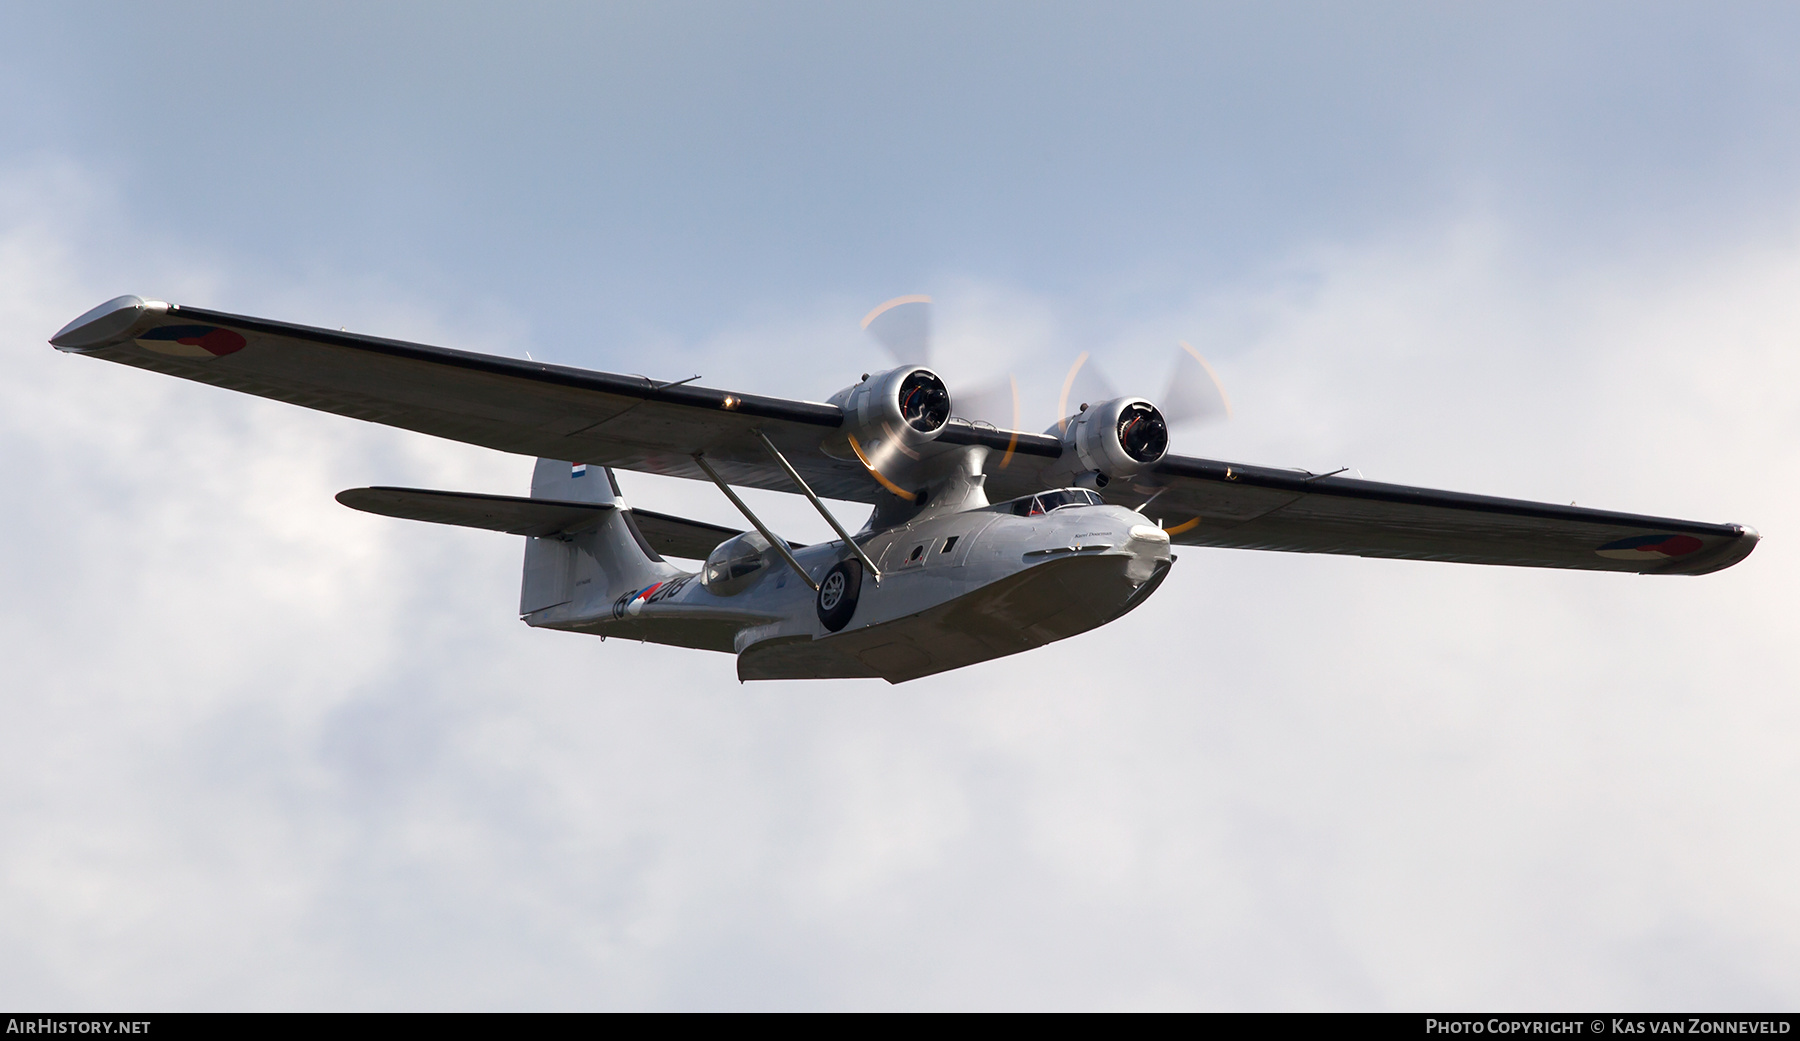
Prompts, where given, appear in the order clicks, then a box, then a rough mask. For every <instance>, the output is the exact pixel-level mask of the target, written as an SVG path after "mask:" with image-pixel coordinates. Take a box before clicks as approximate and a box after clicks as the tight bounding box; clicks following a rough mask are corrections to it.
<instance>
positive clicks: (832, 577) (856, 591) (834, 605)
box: [819, 560, 863, 633]
mask: <svg viewBox="0 0 1800 1041" xmlns="http://www.w3.org/2000/svg"><path fill="white" fill-rule="evenodd" d="M862 575H863V568H862V561H860V560H840V561H838V563H837V566H836V567H834V568H832V569H831V570H830V571H828V572H826V573H825V581H823V582H820V583H819V621H820V622H821V623H822V624H823V625H824V626H825V628H826V630H828V631H830V632H834V633H835V632H837V631H838V630H840V629H842V628H843V627H844V626H846V625H849V624H850V616H851V615H853V614H855V613H856V598H857V597H858V596H859V595H861V593H862Z"/></svg>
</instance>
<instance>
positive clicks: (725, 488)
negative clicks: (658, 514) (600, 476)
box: [694, 452, 819, 593]
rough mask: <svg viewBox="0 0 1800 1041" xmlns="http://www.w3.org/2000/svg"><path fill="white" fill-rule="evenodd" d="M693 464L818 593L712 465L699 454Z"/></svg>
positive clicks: (784, 544) (782, 541)
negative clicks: (697, 466)
mask: <svg viewBox="0 0 1800 1041" xmlns="http://www.w3.org/2000/svg"><path fill="white" fill-rule="evenodd" d="M694 462H695V463H697V464H699V467H700V469H702V470H705V471H706V476H708V477H710V478H712V482H713V483H714V484H716V485H718V486H719V490H720V491H722V492H724V493H725V498H727V499H730V500H731V504H732V505H733V506H736V507H737V508H738V512H739V513H742V514H743V515H744V517H745V518H746V519H747V520H749V521H750V523H751V524H753V525H755V526H756V530H757V531H759V532H761V533H762V537H763V538H765V539H768V540H769V545H771V546H774V547H775V548H776V549H777V550H778V551H780V553H781V559H783V560H785V561H787V562H788V567H791V568H793V569H794V574H796V575H799V576H800V581H802V582H805V583H806V584H807V585H809V586H811V587H812V590H813V592H815V593H816V592H818V591H819V583H817V582H814V581H813V580H812V576H811V575H809V574H807V573H806V569H805V568H803V567H801V566H800V562H799V561H798V560H795V559H794V554H793V551H792V550H790V549H788V544H787V540H786V539H779V538H776V537H775V533H774V532H772V531H770V530H769V528H768V525H766V524H764V523H763V522H762V518H761V517H758V516H757V515H756V514H754V513H752V512H750V507H748V506H746V505H744V500H742V499H740V498H738V495H737V493H736V492H734V491H732V490H731V485H729V484H726V483H725V482H724V481H722V480H720V479H719V474H718V471H716V470H714V469H713V468H712V464H711V463H708V462H707V461H706V459H705V458H704V457H702V456H701V454H700V453H699V452H695V453H694Z"/></svg>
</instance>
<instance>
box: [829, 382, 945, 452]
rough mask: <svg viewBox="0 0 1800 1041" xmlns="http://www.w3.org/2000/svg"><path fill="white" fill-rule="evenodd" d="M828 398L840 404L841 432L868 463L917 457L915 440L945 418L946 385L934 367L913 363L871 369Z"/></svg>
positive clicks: (925, 437) (938, 428)
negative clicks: (883, 369)
mask: <svg viewBox="0 0 1800 1041" xmlns="http://www.w3.org/2000/svg"><path fill="white" fill-rule="evenodd" d="M831 402H832V404H834V405H838V406H839V407H841V408H842V409H843V410H844V433H846V434H848V435H849V436H850V437H852V438H854V439H855V442H856V451H858V452H859V453H860V454H862V455H864V456H865V457H866V458H867V460H868V461H869V462H871V463H875V462H884V461H888V460H889V459H890V458H891V457H894V456H898V457H899V458H901V459H905V458H908V457H910V458H913V459H917V458H918V455H917V449H918V448H919V446H921V445H923V444H925V443H926V442H927V441H930V440H932V439H933V438H935V437H937V436H938V434H939V433H941V432H942V431H943V429H944V424H945V423H947V422H949V420H950V391H949V390H948V389H947V388H946V387H945V386H944V381H943V380H941V379H939V378H938V375H937V373H935V372H932V371H931V370H930V369H927V368H923V367H921V366H918V365H909V366H905V367H903V368H898V369H891V370H889V371H887V372H879V373H876V374H875V375H873V376H870V377H868V378H867V379H865V380H863V381H862V382H861V383H858V384H857V385H856V386H854V387H849V388H847V389H845V390H841V391H838V392H837V393H836V394H834V395H832V397H831ZM895 461H896V462H897V460H895Z"/></svg>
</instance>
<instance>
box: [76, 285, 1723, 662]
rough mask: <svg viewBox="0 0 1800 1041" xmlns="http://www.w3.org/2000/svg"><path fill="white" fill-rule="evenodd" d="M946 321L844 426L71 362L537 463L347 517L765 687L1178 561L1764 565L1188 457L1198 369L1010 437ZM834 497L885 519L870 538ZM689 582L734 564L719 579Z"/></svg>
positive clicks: (788, 403)
mask: <svg viewBox="0 0 1800 1041" xmlns="http://www.w3.org/2000/svg"><path fill="white" fill-rule="evenodd" d="M928 306H929V301H928V300H927V299H925V298H923V297H902V298H898V299H896V300H893V301H889V302H888V303H887V304H884V305H883V306H881V307H878V308H876V310H875V311H873V312H871V313H870V316H869V317H868V318H866V319H865V320H864V327H865V328H867V329H869V331H870V332H871V333H873V334H874V335H875V336H876V338H877V339H878V340H880V341H881V342H882V343H883V344H884V345H886V346H887V347H888V348H889V349H890V350H891V351H892V352H893V353H894V354H895V355H896V357H897V358H898V359H899V360H900V361H901V362H902V364H900V365H899V366H897V367H895V368H891V369H888V370H887V371H884V372H877V373H871V374H865V375H863V376H862V378H861V379H859V380H857V381H856V382H854V383H852V384H851V385H849V386H847V387H845V388H844V389H843V390H841V391H839V392H837V393H836V394H834V395H832V396H831V397H830V398H829V399H828V400H827V401H824V402H813V401H797V400H788V399H784V398H772V397H761V396H758V395H754V394H741V393H737V392H735V391H726V390H716V389H712V388H709V387H703V386H696V385H694V383H693V382H692V381H691V380H687V381H672V382H663V381H658V380H653V379H649V378H646V377H642V376H623V375H615V374H611V373H604V372H592V371H587V370H583V369H577V368H571V367H567V366H561V365H551V364H545V363H542V362H536V361H531V360H518V359H514V358H504V357H496V356H491V355H484V354H475V353H470V352H466V351H457V350H448V349H445V348H441V347H431V346H426V345H423V344H416V343H407V342H403V341H399V340H391V339H384V338H381V337H374V336H363V335H358V334H355V333H350V332H345V331H339V330H331V329H320V328H313V327H309V326H304V325H293V324H289V323H286V322H277V321H270V320H267V319H262V318H251V317H246V316H243V315H235V314H226V313H223V312H219V311H211V310H206V309H203V308H197V307H187V306H180V305H175V304H169V303H164V302H161V301H155V300H145V299H141V298H139V297H135V296H122V297H118V298H116V299H114V300H109V301H107V302H106V303H104V304H101V305H100V306H99V307H96V308H94V309H93V310H91V311H89V312H87V313H86V314H84V315H82V316H81V317H79V318H77V319H75V320H74V321H73V322H71V323H69V324H68V325H67V326H66V327H64V328H63V329H62V330H61V331H60V332H58V333H57V334H56V335H55V336H54V337H52V338H51V340H50V343H51V344H52V345H53V346H55V347H56V348H57V349H58V350H61V351H65V352H68V353H70V354H81V355H87V356H90V357H94V358H99V359H101V360H104V361H111V362H117V363H119V364H122V365H131V366H135V367H137V368H141V369H149V370H152V371H154V372H160V373H164V374H166V375H170V376H178V377H180V378H182V379H189V380H194V381H196V382H200V383H208V384H212V385H213V386H217V387H224V388H226V389H228V390H235V391H239V392H242V393H246V394H254V395H257V396H260V397H265V398H272V399H275V400H278V401H286V402H290V403H292V404H296V405H302V406H305V407H307V408H313V409H319V410H321V411H325V412H333V413H337V414H338V415H343V416H349V417H352V418H355V419H361V420H366V421H369V422H374V423H383V424H386V425H389V426H395V427H401V428H404V429H407V430H415V431H418V432H420V433H424V434H430V435H433V436H435V437H443V438H448V439H450V440H453V441H461V442H464V443H467V444H472V445H480V446H482V447H484V448H491V449H496V450H499V451H502V452H511V453H516V454H518V455H522V456H531V457H536V459H537V462H536V466H535V469H534V471H533V473H532V478H531V491H530V494H529V495H528V496H506V495H486V494H477V493H470V492H458V491H433V490H425V489H412V488H385V487H373V488H354V489H350V490H347V491H345V492H342V493H340V494H339V495H338V497H337V498H338V501H339V502H342V503H343V504H344V505H346V506H350V507H352V508H355V509H358V510H364V511H367V512H369V513H376V514H382V515H385V516H389V517H400V518H407V519H411V520H418V521H429V522H432V523H437V524H453V525H461V526H465V527H473V528H485V529H490V530H493V531H500V532H507V533H510V534H513V535H517V536H523V537H524V539H525V561H524V575H523V579H522V582H521V590H520V601H519V615H520V617H521V618H522V619H523V620H524V621H525V623H526V624H528V625H531V626H536V627H541V628H550V629H564V630H569V631H573V632H581V633H591V634H595V635H599V636H602V637H606V636H620V637H626V638H630V639H637V640H645V641H649V642H652V643H662V644H670V645H674V646H678V647H690V648H698V649H704V650H712V651H723V652H726V653H730V654H733V655H735V656H736V658H737V674H738V677H739V679H740V680H762V679H810V678H826V677H833V678H836V677H878V678H880V679H884V680H887V681H888V682H890V683H900V682H904V681H906V680H912V679H917V678H919V677H922V676H929V675H932V674H935V673H940V672H944V671H947V670H950V669H955V668H960V667H962V666H965V665H972V664H975V663H977V662H982V661H987V660H990V659H993V658H999V657H1002V656H1005V655H1009V654H1017V653H1019V652H1021V651H1027V650H1031V649H1032V648H1035V647H1041V646H1043V645H1045V644H1048V643H1051V642H1054V641H1056V640H1061V639H1065V638H1067V637H1070V636H1074V635H1076V634H1078V633H1082V632H1086V631H1087V630H1089V629H1093V628H1096V627H1098V626H1101V625H1105V624H1106V623H1108V622H1111V621H1113V620H1115V619H1117V618H1119V617H1121V616H1122V615H1125V614H1127V613H1129V612H1130V611H1131V610H1132V609H1133V608H1135V607H1137V606H1138V605H1139V604H1141V603H1143V602H1144V600H1145V599H1146V598H1148V597H1149V596H1150V595H1151V594H1152V593H1154V592H1155V591H1156V589H1157V587H1158V586H1159V585H1160V584H1161V583H1162V582H1163V580H1164V579H1165V578H1167V577H1168V574H1169V571H1170V569H1171V567H1172V566H1173V565H1174V563H1175V555H1174V553H1173V552H1172V550H1173V547H1174V546H1178V545H1179V546H1194V547H1230V548H1237V549H1261V550H1278V551H1283V552H1295V553H1338V554H1351V555H1357V556H1365V557H1398V558H1405V559H1412V560H1439V561H1457V562H1462V563H1470V564H1506V565H1515V566H1523V567H1549V568H1580V569H1586V570H1595V571H1620V572H1631V573H1635V574H1662V575H1703V574H1708V573H1711V572H1714V571H1718V570H1721V569H1723V568H1727V567H1730V566H1731V565H1733V564H1736V563H1737V562H1738V561H1740V560H1743V559H1744V558H1745V557H1746V556H1748V555H1749V554H1750V551H1751V550H1752V549H1753V548H1755V546H1756V542H1757V538H1758V536H1757V533H1756V532H1755V530H1753V529H1751V528H1748V527H1745V526H1742V525H1737V524H1707V523H1701V522H1697V521H1686V520H1671V519H1667V518H1662V517H1648V516H1639V515H1636V514H1629V513H1615V512H1610V511H1606V510H1597V509H1588V508H1583V507H1577V506H1574V505H1569V506H1561V505H1553V504H1547V503H1536V502H1525V501H1520V500H1514V499H1502V498H1494V497H1489V496H1482V495H1469V494H1463V493H1458V492H1447V491H1434V490H1431V489H1426V488H1412V487H1405V486H1401V485H1393V484H1383V483H1378V482H1374V481H1366V480H1361V479H1355V478H1349V477H1344V476H1340V475H1338V474H1313V473H1308V472H1305V471H1295V470H1284V469H1277V468H1272V467H1265V466H1248V465H1243V464H1239V463H1230V462H1221V461H1217V460H1212V459H1202V458H1195V457H1191V456H1181V455H1174V454H1171V453H1170V452H1169V450H1168V448H1169V425H1170V418H1171V416H1175V417H1176V418H1182V417H1188V416H1192V415H1193V414H1195V413H1196V412H1197V411H1200V410H1201V407H1200V406H1197V405H1196V404H1195V402H1196V401H1197V400H1202V399H1204V398H1205V396H1206V390H1207V388H1208V387H1209V386H1211V384H1209V383H1208V380H1210V379H1211V373H1210V369H1209V368H1205V362H1204V360H1203V359H1201V358H1200V356H1199V355H1198V354H1195V353H1193V352H1192V350H1191V349H1189V350H1188V351H1187V354H1188V355H1190V356H1191V362H1190V361H1188V360H1185V359H1184V360H1183V361H1182V362H1181V364H1180V365H1179V366H1178V368H1177V373H1176V378H1175V379H1174V380H1172V381H1171V383H1170V390H1169V394H1170V395H1172V396H1173V397H1174V398H1176V399H1178V400H1176V401H1174V402H1173V403H1172V404H1170V403H1166V404H1170V407H1169V409H1168V411H1167V412H1165V410H1164V409H1163V408H1159V406H1158V404H1157V403H1156V402H1153V401H1151V400H1149V399H1147V398H1142V397H1136V396H1131V395H1110V396H1108V397H1107V398H1106V400H1085V397H1086V396H1085V395H1083V394H1073V391H1074V390H1075V388H1076V387H1077V376H1078V371H1079V370H1080V369H1081V364H1080V362H1079V361H1078V363H1077V366H1076V370H1072V371H1071V373H1070V376H1069V379H1068V380H1066V381H1065V382H1064V385H1063V396H1062V399H1061V402H1060V405H1059V409H1058V415H1059V416H1061V417H1062V418H1060V419H1059V420H1058V421H1057V422H1056V423H1055V424H1053V425H1052V426H1051V427H1050V428H1049V429H1047V430H1046V431H1044V432H1043V433H1031V432H1028V431H1023V430H1020V429H1018V427H1019V425H1020V423H1019V421H1018V394H1017V389H1016V383H1015V384H1012V385H1011V395H1010V398H1011V413H1010V414H1011V417H1012V418H1011V419H1010V420H1008V419H1007V418H1006V415H1007V409H1006V399H1007V395H1006V394H1005V393H1003V392H1002V393H999V394H996V393H994V392H993V391H992V390H991V389H990V390H987V391H978V392H972V393H971V394H970V395H967V400H968V401H970V402H972V403H973V404H970V405H965V406H963V407H960V408H959V406H958V404H957V402H956V401H955V400H954V399H953V398H952V396H951V394H950V392H949V389H948V388H947V387H946V385H945V383H944V381H943V380H942V379H940V378H939V377H938V375H937V374H936V373H935V372H933V371H932V370H931V369H930V368H928V367H927V366H926V365H925V364H923V362H924V361H925V360H927V359H926V347H927V345H928V343H929V336H928V330H929V312H928V310H927V308H928ZM1083 357H1084V358H1085V355H1084V356H1083ZM1196 365H1198V366H1200V367H1201V368H1196V367H1195V366H1196ZM1202 369H1204V371H1202ZM1090 373H1091V370H1090ZM1184 388H1185V389H1184ZM1196 388H1198V389H1199V391H1200V393H1199V395H1198V396H1196V394H1195V393H1194V392H1195V390H1196ZM1096 396H1098V395H1096ZM1220 396H1221V397H1222V394H1221V395H1220ZM984 401H985V402H986V403H985V404H982V402H984ZM996 412H997V413H998V415H997V416H996V415H995V414H994V413H996ZM615 470H632V471H639V472H643V473H653V474H662V475H665V476H671V477H684V478H691V479H695V480H703V481H708V482H710V483H712V484H714V485H717V486H718V488H719V490H720V491H721V492H722V493H723V494H724V495H725V497H726V498H728V499H729V500H730V501H731V503H732V504H733V505H734V506H736V507H737V509H738V510H739V511H740V512H741V513H742V514H743V515H744V518H745V520H746V521H748V522H749V524H750V529H749V530H739V529H736V528H729V527H723V526H720V525H716V524H709V523H704V522H700V521H694V520H688V519H684V518H680V517H674V516H669V515H667V514H662V513H657V512H653V511H650V510H642V509H634V508H633V507H631V506H630V505H628V504H627V503H626V501H625V499H624V497H623V495H622V494H621V493H620V490H619V484H618V480H617V476H616V474H615V473H614V471H615ZM735 487H750V488H763V489H770V490H776V491H784V492H793V493H797V494H799V495H802V496H804V497H805V498H806V500H807V501H808V502H809V503H811V504H812V506H813V507H814V508H816V509H817V510H818V512H819V514H820V515H821V516H822V517H823V518H824V519H825V521H826V523H827V524H828V525H830V527H831V530H832V531H833V532H834V533H835V535H836V538H835V539H833V540H832V541H829V542H825V543H819V544H815V545H810V546H802V545H798V544H795V543H792V542H789V541H787V540H784V539H782V538H781V537H780V536H779V535H777V534H776V533H775V532H774V531H772V530H770V529H769V527H768V525H767V524H765V523H764V522H763V521H762V520H761V519H760V518H759V517H758V516H757V515H756V514H755V512H754V511H752V510H751V509H750V507H749V506H747V505H746V504H745V503H744V502H743V500H742V499H741V498H740V497H739V496H738V494H737V493H736V491H734V488H735ZM822 498H829V499H836V500H847V501H852V502H860V503H867V504H868V505H870V506H871V507H872V509H871V511H870V514H869V517H868V520H867V521H866V522H865V523H864V524H863V525H862V526H861V528H860V529H859V530H857V531H855V532H852V531H850V530H848V529H847V528H846V527H845V526H844V525H843V524H842V523H841V522H840V521H839V519H838V518H837V517H836V516H835V515H834V514H833V513H832V512H831V510H830V509H828V508H827V507H826V506H825V504H824V503H823V502H822V501H821V499H822ZM1152 518H1154V519H1152ZM665 556H668V557H678V558H684V559H691V560H703V561H704V563H703V564H702V565H701V566H700V569H699V570H698V571H697V572H690V571H688V570H686V569H684V568H681V567H677V566H676V565H674V564H672V563H670V562H669V561H668V560H667V559H665Z"/></svg>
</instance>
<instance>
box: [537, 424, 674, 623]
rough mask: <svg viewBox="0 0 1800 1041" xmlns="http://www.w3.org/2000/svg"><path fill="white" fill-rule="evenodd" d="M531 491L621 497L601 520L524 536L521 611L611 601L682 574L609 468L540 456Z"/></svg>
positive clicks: (560, 496) (599, 500)
mask: <svg viewBox="0 0 1800 1041" xmlns="http://www.w3.org/2000/svg"><path fill="white" fill-rule="evenodd" d="M531 497H532V498H534V499H555V500H559V501H561V502H591V503H596V504H612V503H616V504H618V505H619V506H620V507H621V508H620V509H616V510H609V511H607V512H606V513H605V514H602V515H601V516H600V519H599V521H598V523H596V524H595V525H594V526H593V527H592V528H589V529H588V530H586V531H582V532H578V533H575V534H572V535H551V536H545V537H542V538H538V537H533V538H528V539H526V540H525V575H524V579H523V581H522V582H521V583H520V588H519V613H520V614H521V615H529V614H534V613H536V612H538V611H545V610H549V609H550V608H554V607H558V606H561V605H564V604H570V603H574V604H575V606H576V608H577V609H578V608H579V607H580V606H581V603H583V602H594V603H610V602H611V600H612V597H613V596H614V595H615V594H616V592H617V591H619V590H623V589H625V588H633V589H635V588H640V587H642V586H645V585H648V584H650V583H651V582H655V581H658V580H659V579H663V578H667V577H669V576H671V575H675V574H679V573H680V571H679V569H677V568H675V567H673V566H671V565H669V564H666V563H664V562H663V559H662V557H660V556H658V555H657V553H656V551H655V550H654V549H651V548H650V544H649V543H648V542H646V541H644V535H643V533H642V532H640V531H639V530H638V527H637V523H636V521H635V520H633V519H632V516H631V511H630V510H629V509H625V508H623V507H624V505H625V504H624V502H623V501H622V499H621V498H620V495H619V482H618V480H617V479H615V478H614V477H613V473H612V471H611V470H610V469H608V468H606V467H603V466H588V465H587V464H585V463H570V462H566V461H563V460H559V459H539V460H538V461H537V468H536V469H535V470H533V471H532V474H531Z"/></svg>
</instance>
